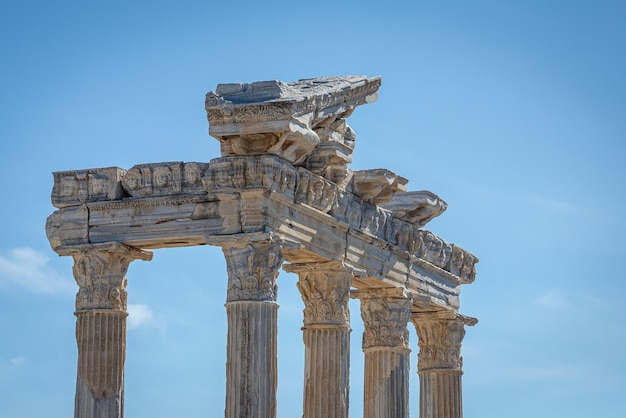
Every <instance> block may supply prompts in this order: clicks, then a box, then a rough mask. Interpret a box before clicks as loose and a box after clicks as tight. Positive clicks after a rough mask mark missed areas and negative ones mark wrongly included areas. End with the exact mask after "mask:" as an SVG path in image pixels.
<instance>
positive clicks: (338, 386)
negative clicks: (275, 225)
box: [284, 262, 353, 418]
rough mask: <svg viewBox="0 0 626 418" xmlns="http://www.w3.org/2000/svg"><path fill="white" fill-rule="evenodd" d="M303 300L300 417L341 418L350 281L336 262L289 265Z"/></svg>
mask: <svg viewBox="0 0 626 418" xmlns="http://www.w3.org/2000/svg"><path fill="white" fill-rule="evenodd" d="M284 269H285V270H286V271H289V272H293V273H297V274H298V277H299V280H298V284H297V286H298V290H299V291H300V294H301V296H302V300H303V302H304V311H303V313H304V321H303V322H304V326H303V327H302V331H303V340H304V349H305V354H304V359H305V362H304V412H303V415H302V416H303V417H304V418H317V417H326V418H347V417H348V407H349V391H350V385H349V377H350V331H351V329H350V311H349V308H348V302H349V299H350V285H351V282H352V277H353V275H352V273H351V272H350V271H349V270H347V269H346V268H345V267H344V266H343V265H342V264H341V263H337V262H320V263H301V264H289V265H286V266H284Z"/></svg>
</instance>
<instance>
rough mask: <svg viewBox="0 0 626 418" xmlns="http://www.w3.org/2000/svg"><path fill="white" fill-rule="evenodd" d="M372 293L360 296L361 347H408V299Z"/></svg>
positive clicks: (409, 310)
mask: <svg viewBox="0 0 626 418" xmlns="http://www.w3.org/2000/svg"><path fill="white" fill-rule="evenodd" d="M369 293H371V294H372V295H368V296H365V297H361V317H362V318H363V324H364V331H363V349H367V348H373V347H393V348H403V349H408V348H409V330H408V328H407V323H408V321H409V318H410V316H411V301H410V299H387V298H382V297H377V296H376V295H375V291H370V292H369Z"/></svg>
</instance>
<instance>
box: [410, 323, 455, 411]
mask: <svg viewBox="0 0 626 418" xmlns="http://www.w3.org/2000/svg"><path fill="white" fill-rule="evenodd" d="M412 322H413V323H414V324H415V329H416V330H417V335H418V338H419V347H420V352H419V355H418V365H417V368H418V373H419V377H420V418H462V417H463V399H462V386H461V376H462V375H463V371H462V369H461V366H462V363H463V359H462V357H461V342H462V341H463V336H464V335H465V329H464V325H465V324H464V321H463V320H461V319H437V318H432V317H429V316H425V317H420V316H414V317H413V318H412Z"/></svg>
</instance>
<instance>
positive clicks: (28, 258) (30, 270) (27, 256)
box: [0, 247, 76, 294]
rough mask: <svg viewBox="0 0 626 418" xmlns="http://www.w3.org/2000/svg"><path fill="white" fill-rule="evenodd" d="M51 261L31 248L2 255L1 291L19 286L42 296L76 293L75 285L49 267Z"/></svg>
mask: <svg viewBox="0 0 626 418" xmlns="http://www.w3.org/2000/svg"><path fill="white" fill-rule="evenodd" d="M49 260H50V259H49V258H48V257H47V256H46V255H45V254H43V253H41V252H39V251H36V250H34V249H32V248H29V247H20V248H13V249H11V250H9V251H8V253H6V254H2V255H0V289H2V288H4V287H9V286H19V287H22V288H25V289H26V290H28V291H31V292H33V293H42V294H55V293H65V294H69V293H73V292H75V291H76V285H75V283H74V282H73V281H72V280H70V279H69V278H68V277H66V276H62V275H60V274H59V273H57V272H56V271H54V269H52V268H51V267H50V266H49V265H48V262H49ZM70 274H71V273H70Z"/></svg>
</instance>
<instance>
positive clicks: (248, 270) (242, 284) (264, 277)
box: [222, 238, 283, 302]
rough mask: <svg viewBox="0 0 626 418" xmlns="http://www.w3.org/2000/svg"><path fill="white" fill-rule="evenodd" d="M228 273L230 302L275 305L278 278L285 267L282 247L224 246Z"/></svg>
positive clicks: (255, 243)
mask: <svg viewBox="0 0 626 418" xmlns="http://www.w3.org/2000/svg"><path fill="white" fill-rule="evenodd" d="M222 250H223V251H224V256H225V257H226V269H227V272H228V294H227V297H226V302H238V301H269V302H275V301H276V297H277V293H278V287H277V286H276V278H277V277H278V269H279V268H280V266H281V264H282V263H283V252H282V249H281V247H280V245H279V244H277V243H275V242H273V241H272V240H271V239H269V240H245V238H243V242H242V240H240V242H238V243H235V242H233V245H224V246H223V248H222Z"/></svg>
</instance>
